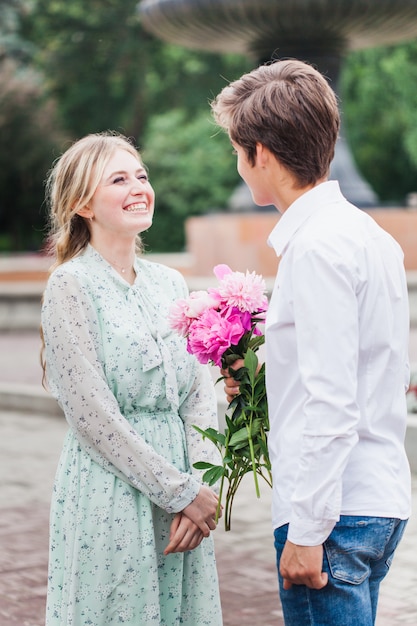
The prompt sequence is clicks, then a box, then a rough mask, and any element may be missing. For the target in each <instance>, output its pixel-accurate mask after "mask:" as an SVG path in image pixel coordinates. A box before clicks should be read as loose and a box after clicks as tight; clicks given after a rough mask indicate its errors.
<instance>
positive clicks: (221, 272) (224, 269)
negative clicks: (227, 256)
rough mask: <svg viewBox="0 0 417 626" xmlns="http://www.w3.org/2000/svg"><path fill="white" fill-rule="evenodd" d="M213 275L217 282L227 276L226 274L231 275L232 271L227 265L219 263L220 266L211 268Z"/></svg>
mask: <svg viewBox="0 0 417 626" xmlns="http://www.w3.org/2000/svg"><path fill="white" fill-rule="evenodd" d="M213 273H214V275H215V277H216V278H217V280H223V278H224V277H225V276H227V274H233V271H232V270H231V269H230V267H229V266H228V265H225V264H224V263H220V265H216V266H215V267H213Z"/></svg>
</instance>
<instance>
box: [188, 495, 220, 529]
mask: <svg viewBox="0 0 417 626" xmlns="http://www.w3.org/2000/svg"><path fill="white" fill-rule="evenodd" d="M217 505H218V497H217V495H216V494H215V493H214V491H212V490H211V489H210V488H209V487H206V485H201V487H200V491H199V492H198V494H197V496H196V497H195V498H194V500H193V501H192V502H191V504H189V505H188V506H186V507H185V509H184V510H183V511H182V512H183V514H184V515H185V516H186V517H188V518H189V519H190V520H191V521H192V522H194V524H196V525H197V526H198V527H199V529H200V530H201V532H202V533H203V535H204V537H208V536H209V534H210V531H211V530H214V529H215V528H216V521H215V520H216V511H217ZM220 514H221V512H220Z"/></svg>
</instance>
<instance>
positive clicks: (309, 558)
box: [279, 540, 328, 589]
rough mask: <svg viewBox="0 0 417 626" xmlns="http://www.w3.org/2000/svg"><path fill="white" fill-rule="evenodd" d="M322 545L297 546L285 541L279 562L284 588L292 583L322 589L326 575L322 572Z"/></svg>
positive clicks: (287, 587)
mask: <svg viewBox="0 0 417 626" xmlns="http://www.w3.org/2000/svg"><path fill="white" fill-rule="evenodd" d="M322 566H323V546H322V545H320V546H298V545H296V544H295V543H291V541H288V540H287V541H286V542H285V546H284V549H283V551H282V555H281V560H280V563H279V571H280V574H281V576H282V577H283V579H284V589H291V587H292V585H306V586H307V587H310V589H322V588H323V587H325V586H326V585H327V579H328V576H327V574H326V573H324V572H322Z"/></svg>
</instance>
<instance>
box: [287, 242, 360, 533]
mask: <svg viewBox="0 0 417 626" xmlns="http://www.w3.org/2000/svg"><path fill="white" fill-rule="evenodd" d="M292 284H293V298H294V299H293V307H294V321H295V332H296V345H297V359H298V367H299V371H300V376H301V382H302V385H303V387H304V389H305V393H306V398H307V399H306V402H305V404H304V416H303V417H304V429H303V432H302V438H301V453H300V464H299V468H298V475H297V476H296V478H295V489H294V494H293V498H292V515H291V519H290V525H289V534H288V538H289V539H290V541H292V542H293V543H296V544H299V545H318V544H320V543H323V541H324V540H325V539H326V538H327V537H328V535H329V534H330V532H331V531H332V529H333V527H334V525H335V523H336V522H337V520H338V519H339V515H340V508H341V497H342V476H343V472H344V469H345V467H346V464H347V462H348V459H349V455H350V453H351V451H352V449H353V447H354V446H355V445H356V443H357V441H358V433H357V428H358V422H359V418H360V414H359V407H358V405H357V402H356V397H357V368H358V345H359V341H358V333H359V320H358V304H357V295H356V287H355V279H354V275H353V272H352V268H349V267H346V266H344V265H343V264H341V263H339V262H338V261H337V260H336V261H335V260H333V261H332V259H331V258H328V257H326V255H325V254H320V252H317V251H309V252H305V253H304V254H302V255H301V256H300V257H299V258H298V259H297V260H296V261H295V262H294V265H293V273H292Z"/></svg>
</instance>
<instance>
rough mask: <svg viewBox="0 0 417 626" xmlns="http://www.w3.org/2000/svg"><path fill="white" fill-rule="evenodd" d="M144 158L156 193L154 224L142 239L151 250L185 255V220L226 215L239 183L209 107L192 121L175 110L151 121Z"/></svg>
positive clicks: (234, 160) (227, 146)
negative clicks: (179, 252)
mask: <svg viewBox="0 0 417 626" xmlns="http://www.w3.org/2000/svg"><path fill="white" fill-rule="evenodd" d="M213 135H216V137H213ZM142 156H143V159H144V161H145V163H146V165H147V167H148V168H149V173H150V179H151V182H152V185H153V187H154V189H155V192H156V212H155V223H154V225H153V226H152V228H151V229H150V230H149V231H148V232H147V233H146V234H145V235H144V237H143V238H144V241H145V243H146V246H147V249H148V250H151V251H153V252H161V251H167V250H170V251H171V250H181V249H183V247H184V221H185V219H186V218H187V217H188V216H190V215H199V214H202V213H207V212H210V211H216V210H217V211H218V210H223V209H224V207H225V205H226V202H227V199H228V197H229V195H230V193H231V191H232V189H233V188H234V187H235V185H236V184H237V183H238V180H239V176H238V174H237V171H236V159H235V157H234V156H233V154H232V148H231V145H230V142H229V140H228V138H227V137H226V135H225V134H224V133H222V132H219V131H218V130H217V129H216V127H215V126H214V124H213V122H212V120H211V118H210V113H209V110H208V107H207V108H206V109H205V110H204V111H200V112H197V113H196V114H195V115H194V116H192V117H191V118H190V117H187V113H186V112H185V111H184V110H183V109H174V110H173V111H170V112H168V113H165V114H162V115H157V116H153V117H152V118H151V119H150V122H149V126H148V130H147V133H146V135H145V136H144V148H143V151H142Z"/></svg>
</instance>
